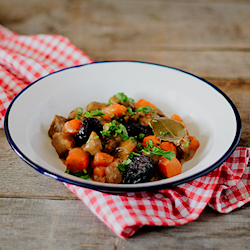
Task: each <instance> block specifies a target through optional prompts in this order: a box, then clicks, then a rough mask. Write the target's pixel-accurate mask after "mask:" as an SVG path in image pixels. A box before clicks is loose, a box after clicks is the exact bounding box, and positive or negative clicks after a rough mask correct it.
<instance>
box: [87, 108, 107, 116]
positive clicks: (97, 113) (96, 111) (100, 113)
mask: <svg viewBox="0 0 250 250" xmlns="http://www.w3.org/2000/svg"><path fill="white" fill-rule="evenodd" d="M84 115H85V117H87V118H89V117H90V118H92V117H93V116H103V115H104V113H103V112H102V111H101V110H99V109H95V110H91V111H90V112H88V111H86V112H85V113H84Z"/></svg>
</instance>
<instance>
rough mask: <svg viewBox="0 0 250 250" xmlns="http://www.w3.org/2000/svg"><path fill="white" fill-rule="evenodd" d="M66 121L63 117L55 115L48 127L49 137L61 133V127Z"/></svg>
mask: <svg viewBox="0 0 250 250" xmlns="http://www.w3.org/2000/svg"><path fill="white" fill-rule="evenodd" d="M66 121H67V119H66V118H65V117H63V116H59V115H55V116H54V119H53V121H52V123H51V125H50V129H49V137H51V138H52V136H53V135H54V134H55V133H56V132H62V131H63V126H64V124H65V122H66Z"/></svg>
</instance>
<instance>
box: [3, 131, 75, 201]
mask: <svg viewBox="0 0 250 250" xmlns="http://www.w3.org/2000/svg"><path fill="white" fill-rule="evenodd" d="M0 142H1V143H0V172H1V182H0V187H1V188H0V197H40V198H41V197H42V198H46V199H49V198H52V197H53V199H66V198H67V199H77V198H76V197H75V195H73V194H72V193H71V192H70V191H69V190H68V189H67V188H66V187H65V186H64V184H63V183H62V182H59V181H56V180H54V179H52V178H49V177H47V176H45V175H42V174H40V173H39V172H37V171H36V170H34V169H33V168H31V167H30V166H28V165H27V164H26V163H24V162H23V161H22V160H21V159H20V158H19V157H18V156H17V155H16V154H15V153H14V151H13V150H12V149H11V147H10V146H9V144H8V142H7V139H6V138H5V134H4V131H3V129H0Z"/></svg>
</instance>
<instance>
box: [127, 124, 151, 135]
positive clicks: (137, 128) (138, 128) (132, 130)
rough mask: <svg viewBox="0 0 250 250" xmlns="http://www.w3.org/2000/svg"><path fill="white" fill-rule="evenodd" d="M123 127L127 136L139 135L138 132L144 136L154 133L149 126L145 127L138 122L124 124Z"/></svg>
mask: <svg viewBox="0 0 250 250" xmlns="http://www.w3.org/2000/svg"><path fill="white" fill-rule="evenodd" d="M125 127H126V129H127V131H128V135H129V136H139V134H144V135H145V136H148V135H153V134H154V133H153V131H152V129H151V128H150V127H146V126H143V125H141V124H138V123H135V124H131V125H125Z"/></svg>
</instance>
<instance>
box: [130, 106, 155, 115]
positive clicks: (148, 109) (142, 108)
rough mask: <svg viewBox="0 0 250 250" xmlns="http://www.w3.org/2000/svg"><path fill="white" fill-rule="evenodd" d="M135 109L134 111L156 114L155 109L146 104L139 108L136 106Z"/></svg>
mask: <svg viewBox="0 0 250 250" xmlns="http://www.w3.org/2000/svg"><path fill="white" fill-rule="evenodd" d="M135 111H136V112H140V111H142V112H143V113H145V114H148V113H150V112H152V113H154V114H156V113H155V110H154V109H153V108H151V107H149V106H148V105H147V106H146V107H139V108H137V109H136V110H135Z"/></svg>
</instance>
